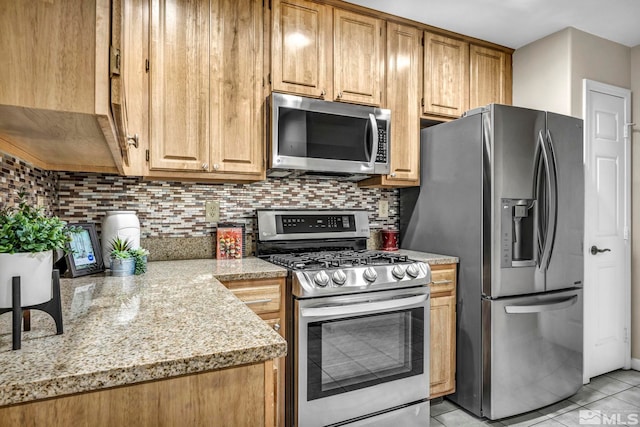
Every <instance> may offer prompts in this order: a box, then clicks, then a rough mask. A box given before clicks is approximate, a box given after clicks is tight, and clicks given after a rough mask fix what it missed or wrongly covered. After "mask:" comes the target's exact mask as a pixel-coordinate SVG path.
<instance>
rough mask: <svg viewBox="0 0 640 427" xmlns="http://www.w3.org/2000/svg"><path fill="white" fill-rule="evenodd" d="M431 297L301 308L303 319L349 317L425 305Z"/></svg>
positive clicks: (423, 296) (418, 296)
mask: <svg viewBox="0 0 640 427" xmlns="http://www.w3.org/2000/svg"><path fill="white" fill-rule="evenodd" d="M427 299H429V295H413V296H410V297H408V298H399V299H392V300H382V301H375V302H369V301H366V302H361V303H356V304H349V305H327V306H323V307H308V308H301V309H300V315H301V316H302V317H324V316H347V315H351V314H364V313H368V312H372V311H378V310H390V309H398V308H404V307H410V306H415V305H417V304H421V303H424V302H425V301H426V300H427Z"/></svg>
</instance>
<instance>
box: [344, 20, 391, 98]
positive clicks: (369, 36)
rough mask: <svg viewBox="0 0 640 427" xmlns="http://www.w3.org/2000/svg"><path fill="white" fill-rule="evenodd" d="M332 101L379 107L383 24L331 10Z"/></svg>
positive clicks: (382, 66) (382, 73)
mask: <svg viewBox="0 0 640 427" xmlns="http://www.w3.org/2000/svg"><path fill="white" fill-rule="evenodd" d="M333 28H334V29H333V52H334V64H333V90H334V94H333V99H334V100H336V101H344V102H353V103H356V104H370V105H380V104H381V101H382V87H383V86H382V83H383V81H384V34H383V28H384V21H383V20H381V19H377V18H373V17H370V16H364V15H360V14H357V13H353V12H348V11H345V10H341V9H334V11H333Z"/></svg>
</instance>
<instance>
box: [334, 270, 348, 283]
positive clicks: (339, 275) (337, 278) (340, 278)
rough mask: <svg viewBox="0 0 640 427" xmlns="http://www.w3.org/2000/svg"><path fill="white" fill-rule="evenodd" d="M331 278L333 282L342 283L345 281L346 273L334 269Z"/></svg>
mask: <svg viewBox="0 0 640 427" xmlns="http://www.w3.org/2000/svg"><path fill="white" fill-rule="evenodd" d="M331 278H332V279H333V282H334V283H335V284H336V285H338V286H342V285H344V282H346V281H347V275H346V274H344V271H342V270H337V271H335V272H334V273H333V274H332V275H331Z"/></svg>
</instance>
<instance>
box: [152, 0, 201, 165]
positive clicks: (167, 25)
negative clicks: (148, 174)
mask: <svg viewBox="0 0 640 427" xmlns="http://www.w3.org/2000/svg"><path fill="white" fill-rule="evenodd" d="M210 15H211V8H210V5H209V2H207V1H197V2H190V3H187V2H185V3H181V4H180V5H179V6H176V5H175V4H174V2H172V1H169V0H152V1H151V41H150V52H149V56H150V58H149V59H150V64H151V65H150V70H149V72H150V93H149V108H150V126H149V128H150V132H149V134H150V135H149V139H150V147H149V152H150V159H149V160H150V165H149V167H150V169H169V170H200V171H202V170H208V165H207V163H208V162H209V90H210V88H209V33H210Z"/></svg>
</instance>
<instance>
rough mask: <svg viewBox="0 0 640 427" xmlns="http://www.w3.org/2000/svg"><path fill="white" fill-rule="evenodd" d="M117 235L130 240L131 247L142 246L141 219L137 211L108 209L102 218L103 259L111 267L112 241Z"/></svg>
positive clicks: (106, 265)
mask: <svg viewBox="0 0 640 427" xmlns="http://www.w3.org/2000/svg"><path fill="white" fill-rule="evenodd" d="M116 237H119V238H120V239H122V240H128V241H129V243H130V244H131V249H137V248H139V247H140V221H139V220H138V217H137V216H136V212H135V211H107V216H105V217H104V219H103V220H102V239H101V240H102V259H103V260H104V265H105V267H107V268H108V267H110V261H109V253H110V252H111V242H112V241H113V239H115V238H116Z"/></svg>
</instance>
